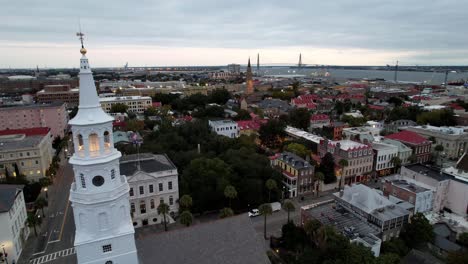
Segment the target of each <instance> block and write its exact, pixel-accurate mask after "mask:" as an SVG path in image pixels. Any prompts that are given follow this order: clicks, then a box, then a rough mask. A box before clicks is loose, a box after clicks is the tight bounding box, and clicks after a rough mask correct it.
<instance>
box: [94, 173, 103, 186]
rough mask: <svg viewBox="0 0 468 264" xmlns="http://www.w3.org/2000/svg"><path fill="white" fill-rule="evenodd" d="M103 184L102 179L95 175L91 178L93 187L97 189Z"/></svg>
mask: <svg viewBox="0 0 468 264" xmlns="http://www.w3.org/2000/svg"><path fill="white" fill-rule="evenodd" d="M103 184H104V177H102V176H100V175H97V176H94V178H93V185H94V186H96V187H99V186H101V185H103Z"/></svg>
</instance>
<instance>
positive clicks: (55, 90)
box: [36, 84, 79, 108]
mask: <svg viewBox="0 0 468 264" xmlns="http://www.w3.org/2000/svg"><path fill="white" fill-rule="evenodd" d="M36 98H37V102H38V103H40V104H50V103H54V102H61V103H66V104H67V105H66V106H67V108H73V107H75V106H78V102H79V89H78V88H76V89H71V88H70V85H67V84H55V85H46V86H44V89H43V90H41V91H39V92H37V94H36Z"/></svg>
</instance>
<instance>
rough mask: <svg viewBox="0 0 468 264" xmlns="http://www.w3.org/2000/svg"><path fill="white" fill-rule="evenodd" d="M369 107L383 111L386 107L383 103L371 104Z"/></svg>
mask: <svg viewBox="0 0 468 264" xmlns="http://www.w3.org/2000/svg"><path fill="white" fill-rule="evenodd" d="M369 109H372V110H376V111H383V110H385V107H383V106H381V105H369Z"/></svg>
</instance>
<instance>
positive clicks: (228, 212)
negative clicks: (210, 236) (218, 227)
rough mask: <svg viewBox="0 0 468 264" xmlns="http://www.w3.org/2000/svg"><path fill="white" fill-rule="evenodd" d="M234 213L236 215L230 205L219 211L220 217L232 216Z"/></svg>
mask: <svg viewBox="0 0 468 264" xmlns="http://www.w3.org/2000/svg"><path fill="white" fill-rule="evenodd" d="M233 215H234V211H232V209H231V208H229V207H224V208H223V209H221V211H220V212H219V218H226V217H230V216H233Z"/></svg>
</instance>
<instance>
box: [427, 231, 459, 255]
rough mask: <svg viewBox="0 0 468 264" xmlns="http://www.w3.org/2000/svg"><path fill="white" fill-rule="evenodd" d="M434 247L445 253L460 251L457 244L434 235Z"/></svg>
mask: <svg viewBox="0 0 468 264" xmlns="http://www.w3.org/2000/svg"><path fill="white" fill-rule="evenodd" d="M433 244H434V245H435V246H436V247H438V248H440V249H442V250H444V251H447V252H452V251H458V250H460V249H461V246H459V245H458V244H456V243H454V242H452V241H450V240H448V239H447V238H445V237H443V236H439V235H435V237H434V243H433Z"/></svg>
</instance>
